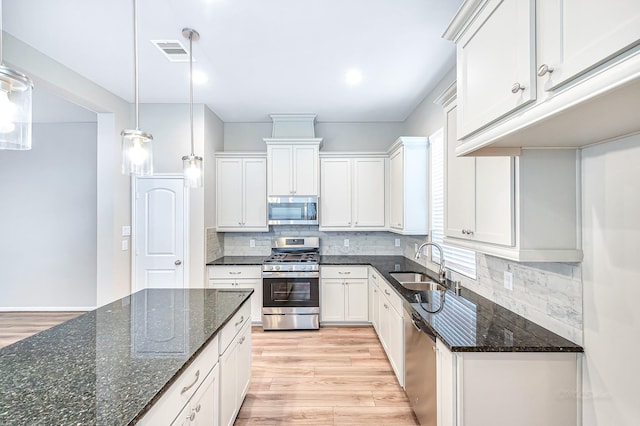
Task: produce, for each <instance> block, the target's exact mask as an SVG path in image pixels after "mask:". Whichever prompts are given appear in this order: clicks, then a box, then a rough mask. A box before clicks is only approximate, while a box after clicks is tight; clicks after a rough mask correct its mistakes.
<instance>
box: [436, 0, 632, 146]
mask: <svg viewBox="0 0 640 426" xmlns="http://www.w3.org/2000/svg"><path fill="white" fill-rule="evenodd" d="M444 37H445V38H446V39H448V40H452V41H454V42H455V43H456V50H457V64H458V66H457V85H458V106H459V111H458V115H459V122H458V128H457V130H458V138H459V139H460V144H459V146H458V147H457V149H456V152H457V154H458V155H469V154H471V155H484V154H486V153H487V152H488V153H489V154H492V153H495V152H496V151H494V149H495V148H500V149H502V148H518V147H522V148H524V147H580V146H586V145H590V144H592V143H595V142H599V141H602V140H606V139H611V138H615V137H620V136H623V135H627V134H630V133H634V132H637V131H640V121H639V120H638V119H637V111H638V109H640V47H639V46H640V8H639V7H638V4H637V2H635V1H633V0H612V1H609V2H603V1H600V0H545V1H534V0H518V1H516V0H466V1H465V2H464V3H463V4H462V6H461V7H460V9H459V10H458V13H457V14H456V16H454V18H453V20H452V21H451V23H450V24H449V27H448V28H447V29H446V31H445V34H444ZM612 108H615V111H616V112H615V118H614V119H611V116H612V114H611V110H612ZM505 152H506V153H507V154H506V155H512V154H509V152H510V151H509V150H506V151H505Z"/></svg>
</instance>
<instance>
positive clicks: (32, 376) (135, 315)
mask: <svg viewBox="0 0 640 426" xmlns="http://www.w3.org/2000/svg"><path fill="white" fill-rule="evenodd" d="M251 294H252V291H243V290H234V291H228V290H224V291H220V290H213V289H184V290H183V289H148V290H142V291H139V292H137V293H134V294H132V295H130V296H127V297H124V298H122V299H120V300H117V301H115V302H113V303H110V304H108V305H105V306H103V307H101V308H99V309H96V310H94V311H91V312H88V313H86V314H84V315H81V316H79V317H77V318H74V319H72V320H70V321H67V322H65V323H63V324H60V325H58V326H56V327H53V328H51V329H49V330H45V331H43V332H41V333H38V334H36V335H34V336H31V337H29V338H27V339H24V340H22V341H19V342H17V343H15V344H13V345H10V346H7V347H5V348H3V349H0V424H3V425H4V424H7V425H16V426H18V425H30V426H31V425H54V424H65V425H72V424H73V425H80V424H81V425H129V424H136V423H137V422H138V421H140V420H141V419H142V418H143V417H144V415H145V413H147V412H148V411H149V409H150V408H151V407H152V406H153V404H154V403H155V402H156V401H158V400H159V399H160V398H161V396H162V395H163V394H164V393H165V391H167V389H169V388H170V387H171V385H172V384H173V383H174V382H175V381H176V380H178V379H179V378H180V376H181V375H182V373H183V372H184V371H185V370H187V369H188V367H189V366H190V365H191V364H192V363H193V361H194V360H196V358H198V356H199V355H200V354H201V353H202V352H203V350H204V348H205V347H206V346H207V345H208V344H209V343H210V342H211V341H213V340H214V338H216V336H217V334H218V333H219V332H220V331H222V330H223V328H224V327H225V325H226V324H227V323H228V322H229V321H230V320H231V319H232V318H233V317H234V315H235V314H236V313H237V312H238V311H239V310H240V309H241V307H243V305H244V304H245V303H246V302H247V301H249V298H250V297H251ZM215 353H216V360H217V348H215ZM208 367H209V368H213V365H211V366H208ZM176 414H177V413H176ZM216 415H217V413H216ZM167 422H170V419H167Z"/></svg>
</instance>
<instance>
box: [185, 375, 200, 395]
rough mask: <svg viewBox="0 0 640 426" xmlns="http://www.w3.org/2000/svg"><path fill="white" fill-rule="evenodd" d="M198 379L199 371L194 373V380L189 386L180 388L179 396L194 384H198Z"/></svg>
mask: <svg viewBox="0 0 640 426" xmlns="http://www.w3.org/2000/svg"><path fill="white" fill-rule="evenodd" d="M199 378H200V370H198V371H196V378H195V380H194V381H193V383H191V384H190V385H189V386H185V387H183V388H182V390H181V391H180V395H182V394H183V393H185V392H186V391H188V390H189V389H191V388H192V387H193V386H194V385H195V384H196V383H198V379H199Z"/></svg>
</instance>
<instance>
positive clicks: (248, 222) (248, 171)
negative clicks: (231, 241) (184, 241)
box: [216, 154, 269, 232]
mask: <svg viewBox="0 0 640 426" xmlns="http://www.w3.org/2000/svg"><path fill="white" fill-rule="evenodd" d="M266 179H267V159H266V158H265V156H264V154H262V155H255V156H247V154H243V155H236V154H233V155H230V154H218V156H217V157H216V222H217V223H216V230H217V231H218V232H266V231H268V230H269V226H268V225H267V193H266V192H267V191H266V190H267V185H266Z"/></svg>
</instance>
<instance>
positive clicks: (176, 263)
mask: <svg viewBox="0 0 640 426" xmlns="http://www.w3.org/2000/svg"><path fill="white" fill-rule="evenodd" d="M173 263H175V265H176V266H180V265H182V260H176V261H175V262H173Z"/></svg>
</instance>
